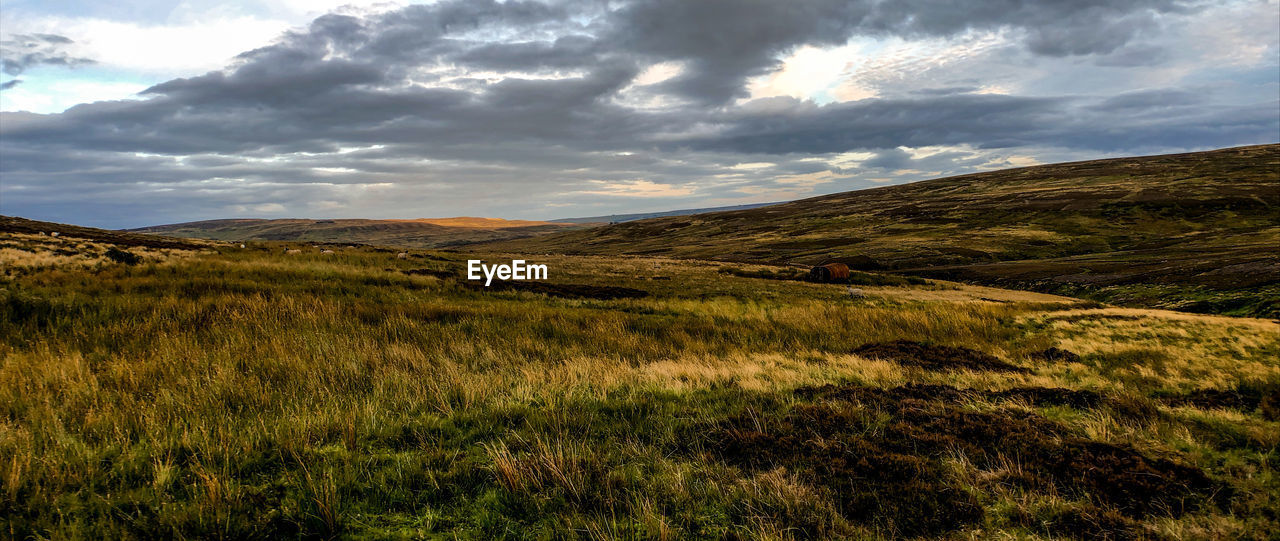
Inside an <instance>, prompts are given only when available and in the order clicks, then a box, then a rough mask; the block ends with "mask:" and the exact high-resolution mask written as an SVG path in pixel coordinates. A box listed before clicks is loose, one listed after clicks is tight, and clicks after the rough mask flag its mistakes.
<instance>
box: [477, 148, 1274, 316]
mask: <svg viewBox="0 0 1280 541" xmlns="http://www.w3.org/2000/svg"><path fill="white" fill-rule="evenodd" d="M1277 246H1280V145H1275V144H1272V145H1261V146H1251V147H1240V148H1231V149H1223V150H1216V151H1209V152H1196V153H1187V154H1172V155H1163V156H1146V157H1136V158H1120V159H1108V160H1095V161H1084V162H1074V163H1062V164H1054V165H1043V166H1035V167H1026V168H1019V169H1009V170H1002V171H993V172H986V173H978V174H971V175H964V176H957V177H950V178H943V179H936V180H930V181H924V182H916V183H912V184H906V185H898V186H887V187H882V188H874V189H868V190H858V191H853V192H846V193H839V194H834V195H827V196H822V197H814V198H810V199H804V200H799V201H793V202H790V203H782V204H777V205H772V206H768V207H763V208H757V209H750V210H740V211H731V212H717V213H710V214H698V215H694V216H678V217H664V218H655V219H648V220H641V221H635V222H628V223H623V224H616V225H610V226H607V227H600V228H595V229H589V230H579V231H571V232H563V233H559V234H553V235H547V236H542V237H537V238H532V239H521V240H519V241H507V242H497V243H492V244H489V245H488V246H487V248H491V249H496V250H505V251H513V252H558V253H566V254H607V255H646V256H667V257H679V258H700V259H712V260H722V261H742V262H757V263H769V264H788V263H802V264H816V263H821V262H825V261H832V260H836V261H845V262H848V263H850V264H851V265H852V266H854V267H855V268H863V269H885V270H891V271H894V272H898V273H906V274H915V275H920V276H927V277H940V278H950V279H958V280H964V281H967V282H973V283H981V284H988V285H998V286H1003V287H1015V288H1024V289H1033V290H1037V291H1045V292H1054V293H1065V294H1072V295H1082V296H1087V297H1090V298H1094V299H1099V300H1105V301H1108V302H1116V303H1121V304H1129V305H1135V306H1158V307H1166V308H1174V309H1180V310H1188V311H1200V312H1218V313H1229V314H1237V315H1259V316H1267V317H1280V260H1278V259H1277V256H1276V255H1275V252H1276V247H1277Z"/></svg>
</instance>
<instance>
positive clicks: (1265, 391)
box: [1155, 383, 1280, 421]
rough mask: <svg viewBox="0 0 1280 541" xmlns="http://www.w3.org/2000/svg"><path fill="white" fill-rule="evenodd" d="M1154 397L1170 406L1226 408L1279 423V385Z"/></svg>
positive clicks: (1199, 391) (1245, 386)
mask: <svg viewBox="0 0 1280 541" xmlns="http://www.w3.org/2000/svg"><path fill="white" fill-rule="evenodd" d="M1155 398H1156V399H1157V400H1160V401H1161V402H1164V403H1165V404H1168V405H1170V406H1194V407H1197V408H1203V409H1215V408H1230V409H1234V410H1240V411H1242V412H1246V413H1248V412H1252V411H1257V412H1258V413H1259V414H1260V415H1261V416H1262V418H1263V419H1266V420H1268V421H1280V383H1261V384H1243V385H1238V386H1236V388H1234V389H1226V390H1222V389H1200V390H1197V391H1192V392H1190V393H1186V394H1177V395H1170V394H1166V395H1157V396H1156V397H1155Z"/></svg>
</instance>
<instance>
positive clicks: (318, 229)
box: [130, 217, 587, 248]
mask: <svg viewBox="0 0 1280 541" xmlns="http://www.w3.org/2000/svg"><path fill="white" fill-rule="evenodd" d="M581 227H587V225H583V224H560V223H551V222H537V221H527V220H503V219H499V218H473V217H459V218H424V219H419V220H359V219H343V220H311V219H281V220H258V219H233V220H207V221H202V222H188V223H181V224H172V225H158V226H152V227H144V228H140V229H132V230H130V231H131V232H137V233H153V234H160V235H170V236H175V237H188V238H202V239H213V240H235V241H239V240H283V241H299V242H331V243H357V244H376V245H386V246H403V247H407V248H441V247H447V246H458V245H462V244H468V243H472V242H478V241H490V240H505V239H514V238H522V237H530V236H534V235H543V234H547V233H552V232H559V231H564V230H567V229H576V228H581Z"/></svg>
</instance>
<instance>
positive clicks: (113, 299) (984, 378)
mask: <svg viewBox="0 0 1280 541" xmlns="http://www.w3.org/2000/svg"><path fill="white" fill-rule="evenodd" d="M157 240H160V239H157ZM0 242H2V243H4V250H6V251H5V252H4V253H5V254H8V255H6V257H8V256H12V259H8V260H5V261H6V263H5V265H4V271H3V277H2V278H0V313H2V314H3V315H2V316H0V414H2V415H3V417H2V421H0V422H2V423H3V426H2V427H0V487H2V490H0V516H2V517H3V524H0V531H3V532H4V534H3V535H4V536H6V537H11V538H17V539H24V538H59V539H77V538H81V539H99V538H122V539H130V538H134V539H149V538H169V537H182V538H187V537H204V538H292V537H306V538H419V537H437V536H438V537H447V538H455V537H456V538H475V539H490V538H513V539H535V538H538V539H541V538H593V539H609V538H655V539H677V538H706V539H723V538H739V539H814V538H855V539H858V538H861V539H887V538H901V537H912V536H920V537H939V536H954V537H961V538H994V539H1009V538H1016V539H1049V538H1070V537H1076V538H1085V539H1092V538H1113V539H1144V538H1145V539H1162V538H1167V539H1208V538H1246V539H1247V538H1257V539H1265V538H1267V537H1268V536H1269V535H1272V534H1274V532H1276V531H1280V517H1278V516H1277V510H1278V509H1280V477H1278V476H1277V472H1278V468H1277V459H1278V458H1280V456H1278V455H1277V445H1278V444H1280V396H1278V395H1277V389H1280V324H1278V323H1277V322H1275V321H1270V320H1263V319H1248V318H1233V317H1221V316H1207V315H1196V314H1187V313H1177V312H1167V311H1161V310H1149V309H1131V308H1115V307H1110V306H1105V305H1101V304H1099V303H1096V302H1092V301H1080V300H1076V299H1072V298H1066V297H1058V296H1054V295H1048V294H1042V293H1035V292H1028V291H1009V290H1002V289H996V288H990V287H980V286H969V285H962V284H955V283H949V282H942V281H932V280H920V279H915V280H910V281H908V280H905V279H902V278H899V277H892V276H881V275H878V274H874V273H867V274H865V275H860V280H861V282H860V285H858V286H856V287H857V288H858V291H855V292H854V294H850V291H849V287H850V286H845V285H823V284H813V283H807V282H803V281H795V280H785V279H775V278H770V277H756V276H773V275H775V274H776V269H775V268H773V267H763V266H755V265H749V264H740V263H723V262H709V261H693V260H673V259H667V258H662V257H621V256H545V257H544V256H533V255H532V254H529V253H524V255H523V256H522V257H523V258H525V259H530V260H533V261H535V262H537V263H546V264H547V265H548V266H549V267H550V269H551V276H550V279H549V280H548V281H546V282H538V283H532V282H522V283H511V284H507V285H506V286H505V287H499V288H490V289H487V290H486V289H484V288H477V287H474V286H471V287H469V286H468V285H467V284H466V283H464V281H462V280H460V277H461V274H462V272H463V268H464V262H465V259H467V258H468V257H473V255H472V254H464V253H451V252H429V251H413V252H412V254H411V256H410V257H409V258H408V259H404V260H401V259H397V258H396V254H395V251H394V250H387V249H376V248H369V247H360V248H337V253H336V254H331V255H322V254H320V253H319V250H318V249H317V248H313V247H311V246H307V245H302V244H291V243H275V242H271V243H249V244H248V247H247V248H245V249H240V248H238V246H233V245H227V244H201V245H192V246H188V247H185V249H170V248H166V249H163V250H162V249H158V248H150V247H147V246H132V247H130V246H121V247H120V248H118V249H119V250H125V251H128V252H130V253H135V254H137V255H138V257H139V260H138V261H136V262H133V264H129V263H128V262H127V261H123V260H124V259H127V258H124V257H123V256H116V257H115V258H114V259H113V258H110V257H107V256H105V255H104V254H106V252H107V251H108V250H109V248H110V246H111V241H110V239H108V240H106V241H102V242H99V241H92V240H83V239H79V238H68V236H64V237H59V238H57V239H52V238H49V237H47V236H41V235H39V234H30V233H15V232H8V233H2V234H0ZM286 247H295V248H299V249H302V250H303V253H302V254H300V255H285V254H284V253H283V249H284V248H286ZM9 250H13V251H15V252H14V253H13V254H10V253H9ZM59 250H61V251H63V252H65V253H61V254H59V253H57V252H58V251H59ZM480 256H481V257H482V258H483V259H485V260H486V261H490V262H495V261H502V260H505V259H510V258H511V257H513V256H511V255H510V254H480ZM18 259H22V260H24V261H27V262H28V263H30V264H24V265H16V264H13V263H12V262H13V261H16V260H18ZM118 260H120V261H118ZM122 261H123V262H122Z"/></svg>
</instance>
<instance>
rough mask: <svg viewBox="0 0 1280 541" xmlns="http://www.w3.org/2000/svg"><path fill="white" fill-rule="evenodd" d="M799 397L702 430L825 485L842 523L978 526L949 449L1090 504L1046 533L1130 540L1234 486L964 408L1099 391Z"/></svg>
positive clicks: (941, 388)
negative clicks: (975, 401)
mask: <svg viewBox="0 0 1280 541" xmlns="http://www.w3.org/2000/svg"><path fill="white" fill-rule="evenodd" d="M796 394H797V396H798V397H800V398H801V399H804V400H807V401H808V402H806V403H801V404H799V405H796V406H794V407H792V408H790V409H788V410H786V411H784V412H783V413H782V414H781V416H780V417H779V418H775V419H769V418H764V417H761V416H756V415H751V416H741V417H737V418H734V419H731V420H729V421H727V422H725V423H723V424H721V425H720V426H718V427H716V428H715V429H713V430H711V431H710V434H712V435H711V438H712V445H710V446H708V448H710V449H715V450H716V451H715V452H717V453H718V454H719V456H720V458H722V459H723V460H725V461H726V462H728V463H731V464H735V465H739V466H741V467H744V468H749V469H753V470H761V471H763V470H768V469H772V468H776V467H778V466H783V467H786V468H787V469H788V470H790V471H794V472H797V474H798V475H800V476H801V477H802V479H804V480H805V481H806V482H808V483H811V484H813V485H815V486H818V487H822V489H824V490H826V491H829V492H830V493H831V494H832V495H833V498H834V499H835V500H836V501H837V502H838V503H839V509H840V511H841V512H842V513H843V514H844V515H845V516H846V517H847V518H849V519H850V520H854V521H859V522H864V523H868V524H871V525H874V526H876V527H878V528H881V529H883V530H885V531H888V532H892V533H894V534H896V535H906V536H920V535H937V534H940V533H944V532H948V531H953V530H957V529H960V528H962V527H964V526H966V525H969V524H976V523H979V522H981V520H982V518H983V513H984V512H983V508H982V506H981V505H980V503H979V501H978V499H977V497H976V496H975V495H974V494H973V493H971V492H970V490H968V489H966V488H965V487H963V486H962V485H961V484H960V481H959V480H957V479H954V478H952V477H951V475H950V474H949V473H948V470H947V468H946V467H945V464H946V461H948V460H950V459H952V458H953V457H954V456H955V455H956V454H957V453H959V454H961V455H963V456H964V457H965V458H966V459H967V460H968V461H970V462H971V463H972V464H973V465H974V466H975V467H977V468H979V469H982V470H987V471H991V472H994V473H996V475H993V476H989V478H988V480H987V481H984V482H985V483H999V484H1006V485H1013V486H1020V487H1023V488H1025V489H1028V490H1037V491H1048V492H1052V493H1056V494H1061V495H1065V496H1068V497H1072V498H1079V499H1086V500H1089V501H1090V502H1092V503H1091V506H1090V508H1089V509H1087V510H1082V511H1080V512H1079V513H1076V514H1074V515H1071V516H1062V517H1058V519H1055V521H1051V522H1050V523H1049V524H1048V526H1054V525H1055V524H1056V526H1055V527H1054V528H1053V530H1054V533H1064V534H1065V533H1068V530H1072V529H1076V530H1078V532H1079V533H1077V535H1080V536H1084V537H1089V538H1115V539H1123V538H1130V537H1135V536H1138V533H1139V532H1138V530H1136V524H1135V523H1134V522H1133V521H1132V520H1130V519H1136V518H1142V517H1146V516H1149V515H1170V516H1174V517H1177V516H1181V515H1183V514H1184V513H1187V512H1190V511H1193V510H1195V509H1198V508H1200V507H1201V506H1203V505H1205V504H1207V503H1210V502H1216V503H1219V504H1222V503H1225V498H1226V497H1227V496H1228V494H1229V493H1230V491H1229V489H1228V488H1227V487H1224V486H1222V485H1221V484H1220V483H1218V482H1216V481H1214V480H1212V479H1210V478H1209V477H1208V476H1207V475H1206V474H1205V473H1204V472H1203V471H1202V470H1200V469H1199V468H1197V467H1195V466H1192V465H1188V464H1186V463H1184V462H1182V461H1181V460H1180V459H1175V458H1166V457H1153V456H1149V455H1147V454H1144V453H1143V452H1141V451H1139V450H1137V449H1135V448H1133V447H1130V446H1127V445H1115V444H1111V443H1107V442H1102V441H1095V440H1090V439H1088V438H1085V437H1083V436H1082V435H1080V434H1077V433H1075V432H1073V431H1072V430H1071V429H1069V428H1067V427H1066V426H1064V425H1062V424H1059V423H1056V422H1054V421H1051V420H1049V419H1046V418H1044V417H1042V416H1040V415H1037V414H1034V413H1030V412H1026V411H1022V410H1016V409H998V410H995V411H975V410H973V409H972V408H971V407H970V406H968V405H967V399H969V398H971V397H973V396H975V395H983V396H990V397H994V398H1019V399H1024V400H1029V401H1033V402H1040V403H1066V404H1080V405H1082V406H1089V405H1096V404H1098V403H1101V402H1102V400H1103V398H1102V397H1100V396H1098V395H1096V393H1090V392H1087V391H1070V390H1067V389H1043V388H1028V389H1012V390H1009V391H1001V392H993V393H982V392H977V391H971V390H966V389H957V388H954V387H950V386H945V385H907V386H902V387H895V388H887V389H883V388H876V387H861V386H854V385H842V386H835V385H825V386H822V387H806V388H801V389H799V390H797V391H796ZM1090 407H1091V406H1090ZM1095 506H1096V507H1095ZM1059 519H1060V520H1059Z"/></svg>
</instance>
